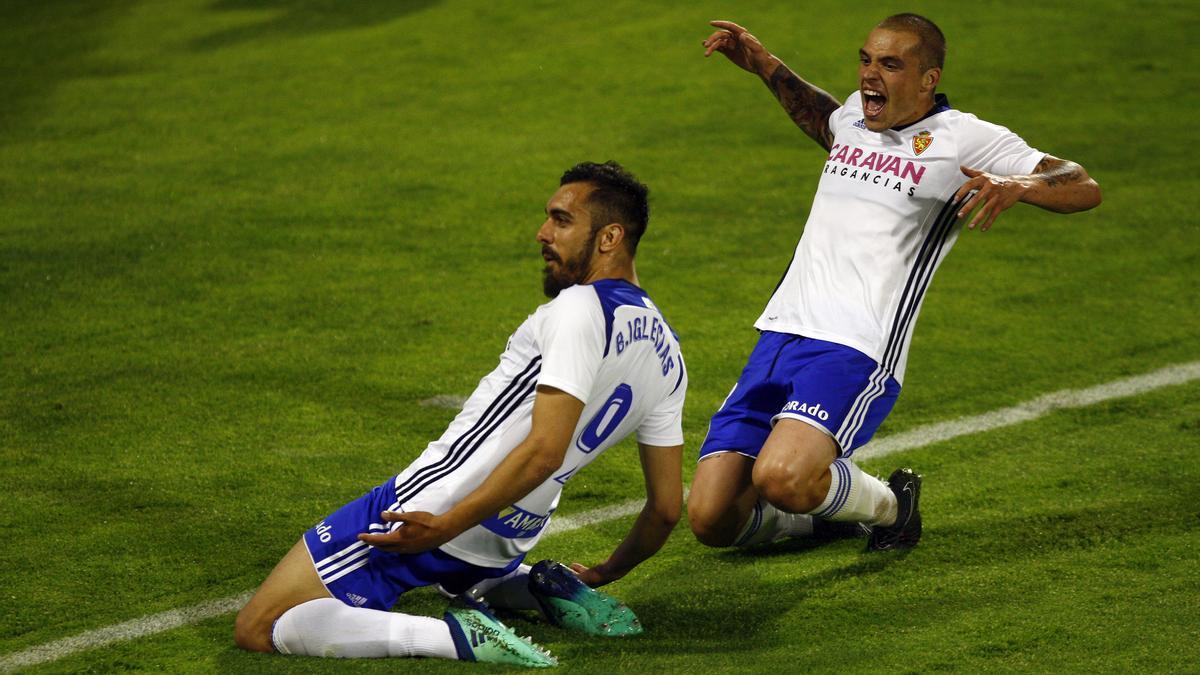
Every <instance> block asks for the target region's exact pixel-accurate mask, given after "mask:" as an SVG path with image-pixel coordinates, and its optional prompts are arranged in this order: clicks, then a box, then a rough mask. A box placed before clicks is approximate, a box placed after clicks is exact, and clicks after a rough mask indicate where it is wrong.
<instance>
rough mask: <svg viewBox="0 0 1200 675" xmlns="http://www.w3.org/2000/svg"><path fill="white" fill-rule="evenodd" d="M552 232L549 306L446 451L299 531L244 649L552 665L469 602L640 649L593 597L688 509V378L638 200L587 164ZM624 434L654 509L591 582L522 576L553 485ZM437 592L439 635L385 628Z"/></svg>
mask: <svg viewBox="0 0 1200 675" xmlns="http://www.w3.org/2000/svg"><path fill="white" fill-rule="evenodd" d="M546 215H547V218H546V221H545V222H544V223H543V224H542V226H541V228H540V229H539V230H538V232H537V241H538V242H539V243H540V244H541V246H542V257H543V259H544V260H545V261H546V268H545V272H544V282H543V285H544V291H545V293H546V295H547V296H549V297H551V298H553V300H552V301H551V302H549V303H547V304H544V305H542V306H541V307H539V308H538V309H537V311H536V312H534V313H533V314H532V315H531V316H530V317H529V318H528V319H526V320H525V322H524V323H522V324H521V326H520V327H519V328H518V329H517V331H516V332H515V333H513V335H512V337H511V338H510V339H509V341H508V346H507V348H506V349H505V351H504V353H503V354H502V355H501V357H500V364H499V365H498V366H497V367H496V369H495V370H494V371H492V372H491V373H490V374H488V375H487V376H486V377H484V378H483V380H481V381H480V383H479V386H478V387H477V388H476V390H475V392H474V393H473V394H472V395H471V396H470V398H469V399H468V400H467V402H466V403H465V404H464V406H463V410H462V412H460V413H459V414H458V416H457V417H455V419H454V421H453V422H451V423H450V426H449V428H448V429H446V432H445V433H444V434H443V435H442V437H441V438H439V439H438V440H436V441H434V442H432V443H430V444H429V446H428V447H427V448H426V449H425V451H424V452H423V453H422V454H421V455H420V456H419V457H418V458H417V459H416V460H415V461H413V463H412V464H410V465H409V466H408V467H407V468H405V469H404V470H403V471H402V472H400V474H399V475H397V476H395V477H394V478H392V479H389V480H387V481H386V482H384V483H383V484H382V485H380V486H379V487H377V488H375V489H374V490H372V491H371V492H369V493H367V494H366V495H364V496H363V497H362V498H360V499H357V500H355V501H353V502H350V503H349V504H347V505H345V506H343V507H342V508H341V509H339V510H337V511H336V512H334V513H333V514H331V515H330V516H328V517H326V518H325V519H324V520H322V521H321V522H320V523H318V524H317V525H315V526H314V527H313V528H312V529H310V530H308V531H307V532H305V534H304V536H303V537H302V538H301V540H300V541H299V542H297V543H296V545H295V546H294V547H293V548H292V549H291V551H289V552H288V553H287V554H286V555H285V556H284V557H283V559H282V560H281V561H280V562H279V564H278V565H277V566H276V567H275V569H274V570H273V571H272V572H271V574H270V576H268V577H267V580H266V581H265V582H264V583H263V585H262V586H261V587H260V588H259V589H258V591H257V592H256V593H255V595H254V597H253V598H251V600H250V601H249V603H247V605H246V606H245V607H244V608H243V609H242V611H241V613H240V614H238V617H237V621H236V625H235V630H234V633H235V640H236V642H237V644H238V645H239V646H240V647H242V648H244V649H248V650H254V651H263V652H269V651H273V650H274V651H279V652H282V653H285V654H306V655H310V656H337V657H388V656H430V657H442V658H450V659H454V658H457V659H462V660H469V661H476V660H477V661H490V662H497V663H508V664H512V665H522V666H527V667H538V666H548V665H553V664H554V660H553V658H552V657H550V656H549V655H548V654H546V653H545V652H543V651H542V650H540V649H539V648H537V647H536V646H534V645H532V644H530V643H528V642H527V641H524V640H522V639H520V638H518V637H516V636H515V635H514V634H513V633H512V632H511V631H510V630H509V629H508V628H507V627H505V626H504V625H503V624H502V623H500V622H499V621H498V620H497V619H496V618H495V617H494V616H492V615H491V614H490V612H488V611H487V608H486V607H485V606H483V605H482V604H479V603H472V602H470V600H471V598H472V597H474V596H477V595H482V596H483V597H484V598H485V599H487V600H489V601H494V602H495V603H496V604H499V605H502V606H508V607H512V608H515V609H525V608H531V607H540V608H541V609H543V610H544V611H545V612H546V614H547V616H548V617H549V618H550V619H551V620H552V621H555V622H556V623H559V625H565V626H567V627H573V628H579V629H582V630H585V631H588V632H590V633H593V634H598V635H614V634H632V633H636V632H640V626H639V625H638V624H637V623H636V618H635V617H633V616H632V613H631V612H629V610H628V608H626V607H624V606H623V605H620V604H619V603H617V602H616V601H615V600H613V599H612V598H610V597H608V596H606V595H604V594H602V593H599V592H597V591H592V590H591V587H595V586H600V585H603V584H606V583H608V582H611V581H614V580H616V579H619V578H621V577H622V576H624V575H625V574H626V573H628V572H629V571H630V570H631V569H633V568H634V567H635V566H636V565H638V564H639V563H641V562H642V561H643V560H645V559H646V558H648V557H650V556H651V555H653V554H654V553H655V552H656V551H658V549H659V548H661V547H662V545H663V543H664V542H665V541H666V540H667V537H668V535H669V534H670V532H671V530H672V528H673V527H674V525H675V523H676V522H677V521H678V519H679V516H680V511H681V509H682V501H683V483H682V477H681V464H682V459H681V453H682V444H683V432H682V427H681V419H682V413H683V404H684V397H685V395H686V391H687V374H686V371H685V368H684V362H683V356H682V354H681V353H680V351H679V343H678V340H677V338H676V337H675V335H674V333H673V332H672V330H671V328H670V327H669V326H668V325H667V322H666V320H665V319H664V318H663V316H662V314H661V313H660V312H659V310H658V308H657V307H656V306H655V305H654V303H653V302H651V300H650V297H649V296H648V295H647V294H646V292H645V291H643V290H642V289H641V288H639V287H638V285H637V284H638V280H637V275H636V273H635V271H634V254H635V252H636V249H637V244H638V240H639V239H640V238H641V236H642V234H643V233H644V232H645V229H646V224H647V220H648V218H649V208H648V205H647V190H646V187H645V186H644V185H642V184H641V183H639V182H638V181H637V179H635V178H634V177H633V176H632V175H631V174H629V173H628V172H626V171H625V170H624V169H622V168H621V167H620V166H619V165H617V164H616V163H615V162H608V163H605V164H592V163H584V164H580V165H578V166H576V167H574V168H572V169H571V170H569V171H567V172H566V173H565V174H564V175H563V177H562V179H561V183H560V187H559V188H558V190H557V191H556V192H555V193H554V196H553V197H551V199H550V201H549V202H548V204H547V206H546ZM635 432H636V434H637V439H638V446H639V452H640V457H641V461H642V467H643V474H644V476H645V481H646V495H647V496H646V504H645V507H644V508H643V509H642V512H641V515H640V516H639V517H638V518H637V520H636V522H635V523H634V525H633V527H632V529H631V530H630V532H629V534H628V536H626V537H625V539H624V540H623V541H622V542H621V543H620V544H619V545H618V546H617V548H616V549H615V550H614V552H613V553H612V555H611V556H609V558H608V559H607V560H605V561H604V562H602V563H600V564H597V565H595V566H593V567H584V566H582V565H578V564H575V565H572V569H573V571H571V570H568V569H566V568H565V567H563V566H561V565H558V564H556V563H555V564H547V563H545V562H543V563H538V564H537V565H534V566H532V569H531V568H530V566H528V565H523V564H522V560H523V558H524V557H525V554H526V553H527V552H528V551H529V550H530V549H532V548H533V546H534V544H536V543H537V541H538V538H539V537H540V535H541V533H542V532H543V531H544V529H545V527H546V525H547V523H548V522H549V520H550V517H551V514H552V513H553V512H554V510H555V509H556V508H557V506H558V500H559V496H560V494H561V492H562V488H563V485H564V484H565V483H566V482H567V481H568V480H569V479H570V478H571V477H572V476H574V475H575V473H576V472H577V471H579V470H580V469H582V468H583V467H584V466H586V465H587V464H588V463H589V462H591V461H592V460H593V459H595V458H596V456H598V455H599V454H600V453H601V452H603V451H604V450H605V449H607V448H609V447H611V446H612V445H614V444H616V443H617V442H618V441H620V440H621V439H623V438H624V437H626V436H628V435H629V434H631V433H635ZM433 584H437V585H439V586H440V587H441V588H442V589H443V591H444V592H446V593H448V594H452V595H453V594H463V596H464V598H465V600H466V604H464V605H463V606H456V607H452V609H451V610H450V611H449V612H447V613H446V615H445V617H444V619H435V618H432V617H423V616H413V615H408V614H400V613H395V612H391V611H388V610H390V609H391V607H392V605H393V604H395V603H396V601H397V599H398V598H399V596H400V595H401V594H402V593H404V592H405V591H407V590H410V589H412V588H415V587H418V586H427V585H433ZM468 590H471V591H472V593H466V592H467V591H468Z"/></svg>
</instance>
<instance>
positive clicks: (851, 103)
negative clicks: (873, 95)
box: [829, 91, 862, 138]
mask: <svg viewBox="0 0 1200 675" xmlns="http://www.w3.org/2000/svg"><path fill="white" fill-rule="evenodd" d="M861 105H862V101H861V99H860V98H859V95H858V92H857V91H856V92H854V93H853V94H851V95H850V96H848V97H846V100H845V101H844V102H843V103H842V105H841V107H840V108H838V109H836V110H834V111H833V112H831V113H829V131H830V132H831V133H832V134H833V137H834V138H837V136H838V134H840V133H842V132H843V131H845V130H846V128H847V127H849V126H850V125H852V124H854V123H855V122H857V121H858V120H860V119H862V108H861Z"/></svg>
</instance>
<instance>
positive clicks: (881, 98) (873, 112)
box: [859, 87, 888, 120]
mask: <svg viewBox="0 0 1200 675" xmlns="http://www.w3.org/2000/svg"><path fill="white" fill-rule="evenodd" d="M859 91H860V92H861V93H862V104H863V115H864V116H865V117H866V118H867V119H869V120H878V119H879V118H880V116H882V115H883V109H884V108H885V107H887V100H888V99H887V95H886V94H884V93H883V92H882V91H880V90H879V89H876V88H874V87H862V88H861V89H859Z"/></svg>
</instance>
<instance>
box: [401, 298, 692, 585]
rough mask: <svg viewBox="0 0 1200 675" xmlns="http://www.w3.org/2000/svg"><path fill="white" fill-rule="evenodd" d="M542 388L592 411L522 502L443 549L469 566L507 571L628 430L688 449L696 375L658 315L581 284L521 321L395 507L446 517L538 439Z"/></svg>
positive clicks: (639, 301) (406, 474)
mask: <svg viewBox="0 0 1200 675" xmlns="http://www.w3.org/2000/svg"><path fill="white" fill-rule="evenodd" d="M537 385H546V386H550V387H554V388H556V389H560V390H562V391H565V392H566V393H568V394H570V395H571V396H574V397H575V398H577V399H579V400H581V401H583V402H584V404H585V405H584V409H583V414H582V415H581V416H580V419H579V424H578V425H577V426H576V428H575V434H574V436H573V437H572V439H571V443H570V445H569V446H568V448H567V453H566V457H565V458H564V460H563V463H562V466H561V467H559V468H558V470H556V471H555V472H554V474H553V475H552V476H551V477H550V478H549V479H547V480H546V481H545V482H544V483H542V484H541V485H540V486H538V487H537V488H534V490H533V491H532V492H530V493H529V494H528V495H526V496H525V497H522V498H521V499H520V500H518V502H517V503H516V504H513V505H512V506H510V507H508V508H505V509H503V510H501V511H500V513H498V514H496V515H495V516H493V517H491V518H488V519H487V520H485V521H484V522H483V523H481V524H480V525H477V526H475V527H473V528H471V529H469V530H467V531H466V532H464V533H463V534H461V535H459V536H458V537H456V538H455V539H453V540H452V541H450V542H448V543H446V544H445V545H443V546H442V547H441V549H442V550H443V551H445V552H446V553H449V554H450V555H452V556H454V557H456V558H458V559H460V560H465V561H467V562H469V563H472V564H475V565H481V566H484V567H503V566H505V565H507V564H508V563H509V562H511V561H512V560H513V559H514V558H516V557H517V556H519V555H521V554H523V553H525V552H527V551H529V550H530V549H531V548H533V546H534V544H535V543H537V540H538V538H539V537H540V535H541V532H542V531H543V530H544V528H545V527H546V524H547V523H548V522H549V520H550V516H551V514H552V513H554V510H555V508H556V507H557V506H558V499H559V495H560V494H561V492H562V488H563V485H564V484H565V483H566V482H567V480H568V479H570V478H571V477H572V476H574V475H575V473H576V472H577V471H579V469H581V468H583V467H584V466H586V465H587V464H588V463H589V462H591V461H592V460H593V459H595V458H596V456H598V455H599V454H600V453H601V452H604V450H606V449H607V448H609V447H611V446H612V445H614V444H616V443H617V442H618V441H620V440H621V439H623V438H625V437H626V436H628V435H629V434H630V433H633V432H635V431H636V432H637V439H638V441H640V442H642V443H645V444H648V445H656V446H675V445H681V444H682V443H683V428H682V416H683V402H684V397H685V395H686V393H687V372H686V370H685V368H684V363H683V355H682V354H681V353H680V351H679V341H678V339H677V338H676V336H675V334H674V333H673V332H672V330H671V328H670V326H668V325H667V322H666V321H665V320H664V319H663V317H662V314H661V313H660V312H659V311H658V308H657V307H655V305H654V303H653V302H651V301H650V298H649V296H647V295H646V293H645V291H643V290H642V289H640V288H638V287H637V286H634V285H633V284H630V283H628V282H626V281H622V280H619V279H604V280H601V281H597V282H595V283H592V284H586V285H578V286H572V287H570V288H567V289H565V290H563V291H562V292H561V293H560V294H559V295H558V297H557V298H555V299H554V300H552V301H551V302H548V303H546V304H544V305H542V306H541V307H539V308H538V309H537V311H535V312H534V313H533V314H532V315H531V316H530V317H529V318H528V319H526V320H525V322H524V323H522V324H521V326H520V327H519V328H518V329H517V331H516V332H515V333H513V335H512V337H510V338H509V340H508V347H507V349H505V350H504V353H503V354H502V355H501V356H500V365H499V366H497V367H496V369H495V370H493V371H492V372H491V373H489V374H488V375H487V376H486V377H484V378H483V380H481V381H480V382H479V386H478V387H477V388H476V389H475V392H474V393H473V394H471V397H470V398H469V399H468V400H467V402H466V404H465V405H464V406H463V410H462V412H460V413H459V414H458V416H457V417H455V418H454V421H453V422H451V423H450V427H449V428H448V429H446V432H445V433H444V434H442V437H441V438H439V439H438V440H436V441H434V442H432V443H430V444H429V445H428V447H426V449H425V451H424V452H423V453H422V454H421V456H420V457H418V458H417V459H416V461H414V462H413V463H412V464H410V465H409V466H408V467H407V468H406V469H405V470H404V471H403V472H402V473H400V474H399V475H398V476H396V481H395V487H396V505H395V506H394V507H393V508H394V509H395V510H402V511H429V512H431V513H444V512H446V511H447V510H449V509H450V508H451V507H452V506H454V504H456V503H458V501H460V500H461V499H462V498H463V497H465V496H466V495H467V494H469V493H470V492H471V491H473V490H474V489H475V488H477V487H478V486H479V485H480V484H481V483H482V482H483V481H484V479H486V478H487V477H488V475H489V474H491V472H492V470H493V469H494V468H495V467H496V466H497V465H498V464H500V462H501V461H503V460H504V458H505V457H507V456H508V454H509V452H511V451H512V449H513V448H515V447H516V446H517V445H518V444H519V443H520V442H521V441H523V440H524V439H525V437H526V436H527V435H528V434H529V430H530V427H531V423H532V414H533V401H534V395H535V391H536V387H537Z"/></svg>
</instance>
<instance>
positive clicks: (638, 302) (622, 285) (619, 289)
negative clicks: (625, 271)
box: [591, 279, 665, 356]
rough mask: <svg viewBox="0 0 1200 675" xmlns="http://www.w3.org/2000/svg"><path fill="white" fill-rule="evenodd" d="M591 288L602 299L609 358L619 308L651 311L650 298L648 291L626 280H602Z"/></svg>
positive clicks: (605, 342)
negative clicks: (648, 303)
mask: <svg viewBox="0 0 1200 675" xmlns="http://www.w3.org/2000/svg"><path fill="white" fill-rule="evenodd" d="M591 287H592V288H594V289H595V290H596V297H597V298H599V299H600V308H601V309H603V310H604V356H608V349H609V344H611V343H612V333H613V319H614V318H615V317H616V313H617V308H618V307H620V306H622V305H633V306H634V307H645V308H646V309H649V307H648V306H647V305H646V299H648V298H649V297H650V296H648V295H646V291H643V290H642V289H640V288H638V287H637V286H634V285H633V284H631V283H629V282H628V281H625V280H624V279H600V280H598V281H593V282H592V283H591ZM664 323H665V320H664Z"/></svg>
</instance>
